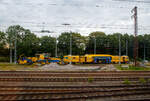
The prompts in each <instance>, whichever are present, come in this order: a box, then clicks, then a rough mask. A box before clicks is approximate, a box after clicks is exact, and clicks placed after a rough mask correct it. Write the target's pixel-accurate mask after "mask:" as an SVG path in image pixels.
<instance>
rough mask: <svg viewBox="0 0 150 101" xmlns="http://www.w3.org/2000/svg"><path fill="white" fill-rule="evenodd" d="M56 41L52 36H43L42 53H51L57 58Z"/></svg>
mask: <svg viewBox="0 0 150 101" xmlns="http://www.w3.org/2000/svg"><path fill="white" fill-rule="evenodd" d="M55 46H56V39H55V38H53V37H50V36H43V37H41V38H40V51H41V52H42V53H50V54H51V56H55Z"/></svg>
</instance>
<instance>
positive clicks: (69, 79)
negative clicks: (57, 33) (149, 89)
mask: <svg viewBox="0 0 150 101" xmlns="http://www.w3.org/2000/svg"><path fill="white" fill-rule="evenodd" d="M141 78H143V79H145V80H147V81H148V80H149V79H150V77H141ZM124 80H130V81H138V80H140V77H74V78H72V77H65V78H64V77H55V78H54V77H49V78H39V77H36V78H34V77H31V78H29V77H10V78H8V77H4V78H1V77H0V81H1V82H2V81H3V82H4V81H6V82H12V81H13V82H90V81H91V82H93V81H101V82H102V81H124Z"/></svg>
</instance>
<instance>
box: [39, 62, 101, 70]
mask: <svg viewBox="0 0 150 101" xmlns="http://www.w3.org/2000/svg"><path fill="white" fill-rule="evenodd" d="M40 69H41V70H59V71H60V70H68V71H72V70H100V66H75V65H70V64H68V65H58V64H56V63H51V64H49V65H44V66H42V67H40Z"/></svg>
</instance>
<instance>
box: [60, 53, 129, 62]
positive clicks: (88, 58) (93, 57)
mask: <svg viewBox="0 0 150 101" xmlns="http://www.w3.org/2000/svg"><path fill="white" fill-rule="evenodd" d="M63 61H64V63H65V64H68V63H69V62H72V63H73V64H77V63H80V64H82V63H86V64H93V63H101V64H110V63H119V61H120V62H121V63H128V62H129V57H128V56H121V57H120V58H119V56H113V55H109V54H86V55H84V56H78V55H73V56H70V55H68V56H64V58H63Z"/></svg>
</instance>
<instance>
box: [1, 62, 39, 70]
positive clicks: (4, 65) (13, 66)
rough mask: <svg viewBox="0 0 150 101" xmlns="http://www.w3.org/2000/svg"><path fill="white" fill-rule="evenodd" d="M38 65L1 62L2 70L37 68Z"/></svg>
mask: <svg viewBox="0 0 150 101" xmlns="http://www.w3.org/2000/svg"><path fill="white" fill-rule="evenodd" d="M37 67H38V66H36V65H34V64H32V65H19V64H10V63H0V70H2V71H17V70H37Z"/></svg>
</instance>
